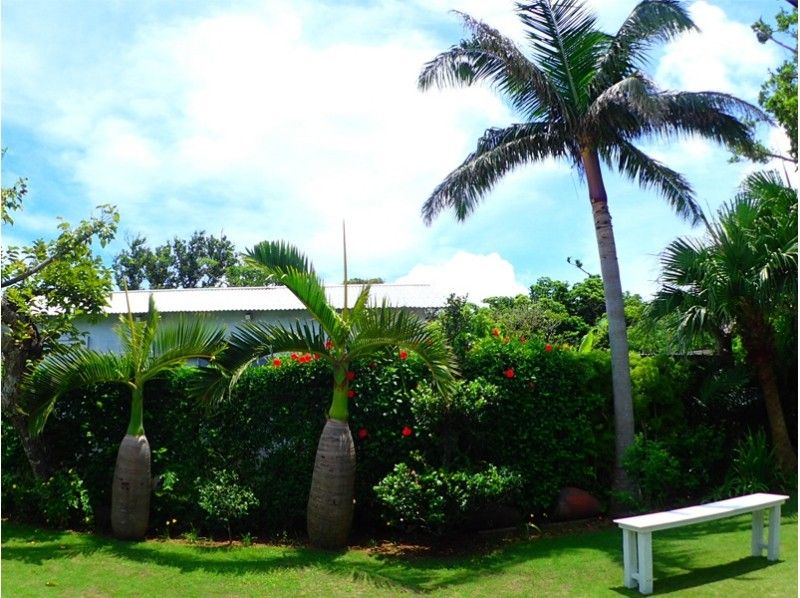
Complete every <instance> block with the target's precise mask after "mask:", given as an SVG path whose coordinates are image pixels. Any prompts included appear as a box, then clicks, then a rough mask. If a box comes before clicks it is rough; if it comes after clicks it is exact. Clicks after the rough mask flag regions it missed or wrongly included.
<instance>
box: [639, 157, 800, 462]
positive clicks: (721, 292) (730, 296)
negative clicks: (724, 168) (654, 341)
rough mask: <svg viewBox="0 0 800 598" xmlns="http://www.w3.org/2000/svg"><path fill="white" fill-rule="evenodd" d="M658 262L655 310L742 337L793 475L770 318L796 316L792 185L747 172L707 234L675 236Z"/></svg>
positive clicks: (692, 333)
mask: <svg viewBox="0 0 800 598" xmlns="http://www.w3.org/2000/svg"><path fill="white" fill-rule="evenodd" d="M661 264H662V273H661V288H660V290H659V291H658V293H657V295H656V297H655V299H654V301H653V310H654V311H655V312H656V313H661V314H667V313H677V314H679V315H680V325H679V329H678V331H679V332H680V334H681V335H682V336H683V337H685V338H688V339H692V338H695V337H697V336H698V335H701V334H702V333H703V332H704V331H706V330H707V328H708V323H709V322H712V323H714V325H715V326H720V325H724V326H725V327H726V328H728V329H730V330H731V331H732V332H733V333H735V334H738V335H739V336H740V337H741V339H742V345H743V346H744V349H745V352H746V353H747V362H748V364H749V365H750V367H751V368H752V370H753V372H754V373H755V374H756V376H757V377H758V381H759V384H760V386H761V393H762V396H763V397H764V403H765V406H766V410H767V417H768V419H769V426H770V431H771V437H772V443H773V445H774V447H775V453H776V456H777V458H778V462H779V465H780V467H781V469H782V470H783V471H784V472H785V473H787V474H790V475H791V474H792V473H794V472H795V471H796V468H797V456H796V453H795V451H794V449H793V447H792V444H791V441H790V439H789V433H788V430H787V427H786V421H785V418H784V415H783V409H782V407H781V401H780V397H779V391H778V383H777V376H776V372H775V364H776V363H778V362H779V360H778V352H777V350H776V342H775V341H776V330H775V325H774V324H775V321H776V318H777V317H782V316H784V315H786V314H788V315H789V316H790V317H793V318H795V326H792V327H791V329H792V330H793V331H796V314H797V193H796V191H795V190H794V189H792V188H791V187H787V186H786V185H784V184H783V183H782V181H781V178H780V176H779V175H778V173H776V172H761V173H755V174H753V175H750V176H749V177H748V178H747V179H746V180H745V182H744V184H743V185H742V188H741V191H740V193H739V194H738V195H737V196H736V197H735V198H734V200H733V201H731V202H730V203H728V204H726V205H724V206H723V207H722V208H721V209H720V210H719V213H718V218H717V222H716V223H713V224H710V225H709V226H708V229H707V234H706V238H705V239H702V240H697V239H687V238H681V239H677V240H675V241H673V242H672V243H671V244H670V245H669V246H668V247H667V248H666V249H665V250H664V252H663V254H662V256H661ZM796 340H797V339H796V337H795V339H794V342H795V343H796ZM792 344H794V343H792Z"/></svg>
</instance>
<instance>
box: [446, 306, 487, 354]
mask: <svg viewBox="0 0 800 598" xmlns="http://www.w3.org/2000/svg"><path fill="white" fill-rule="evenodd" d="M437 322H438V323H439V325H440V326H441V328H442V332H443V333H444V335H445V338H446V339H447V342H448V344H449V345H450V347H451V348H452V349H453V353H454V354H455V355H456V358H457V359H458V361H459V363H461V362H463V359H464V356H465V355H466V354H467V351H469V349H470V348H471V347H472V345H473V344H474V343H475V341H477V340H478V339H479V338H482V337H484V336H486V335H487V334H489V332H490V330H491V328H492V325H491V321H490V319H489V316H488V314H487V311H486V310H481V309H478V306H477V305H475V304H474V303H469V302H467V298H466V297H458V296H456V295H455V294H451V295H450V296H449V297H448V298H447V300H446V302H445V306H444V308H443V309H442V310H441V311H440V312H439V314H438V316H437Z"/></svg>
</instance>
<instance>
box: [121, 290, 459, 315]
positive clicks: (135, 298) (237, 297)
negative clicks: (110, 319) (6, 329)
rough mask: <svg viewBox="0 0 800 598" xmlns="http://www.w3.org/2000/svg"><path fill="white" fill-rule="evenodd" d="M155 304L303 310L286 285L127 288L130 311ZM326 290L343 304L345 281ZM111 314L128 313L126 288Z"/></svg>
mask: <svg viewBox="0 0 800 598" xmlns="http://www.w3.org/2000/svg"><path fill="white" fill-rule="evenodd" d="M361 288H362V285H348V291H347V293H348V301H349V303H350V305H351V306H352V304H353V302H354V301H355V299H356V297H357V296H358V293H359V292H360V291H361ZM151 294H152V295H153V298H154V299H155V302H156V308H157V309H158V311H160V312H162V313H170V312H185V313H193V312H194V313H197V312H220V311H278V310H281V311H282V310H302V309H304V308H303V305H302V304H301V303H300V302H299V301H298V300H297V299H296V298H295V296H294V295H292V293H291V292H290V291H289V289H287V288H286V287H213V288H204V289H156V290H142V291H128V299H129V300H130V304H131V312H132V313H135V314H139V313H146V312H147V304H148V298H149V297H150V295H151ZM325 294H326V295H327V297H328V301H330V302H331V303H332V304H333V306H334V307H336V308H337V309H341V308H342V307H343V306H344V285H330V286H326V287H325ZM446 297H447V295H446V294H445V293H443V292H442V291H438V290H436V289H434V288H433V287H431V286H430V285H424V284H376V285H372V290H371V292H370V302H371V303H380V302H381V301H383V300H384V299H386V300H387V301H388V302H389V304H390V305H391V306H393V307H417V308H437V307H442V306H443V305H444V304H445V298H446ZM105 312H106V313H108V314H125V313H128V307H127V302H126V299H125V292H124V291H115V292H114V293H112V294H111V297H110V299H109V306H108V307H106V308H105Z"/></svg>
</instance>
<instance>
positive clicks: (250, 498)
mask: <svg viewBox="0 0 800 598" xmlns="http://www.w3.org/2000/svg"><path fill="white" fill-rule="evenodd" d="M195 484H196V485H197V495H198V501H197V504H199V505H200V507H201V508H202V509H203V510H204V511H205V512H206V513H208V516H209V518H210V519H211V520H212V521H213V522H214V523H221V524H224V526H225V528H226V529H227V530H228V543H229V544H230V543H232V542H233V534H231V521H233V520H237V519H241V518H242V517H244V516H245V515H246V514H247V512H248V511H249V510H250V508H251V507H255V506H256V505H257V504H258V500H257V499H256V495H255V494H253V492H252V490H250V489H249V488H245V487H244V486H240V485H239V476H238V475H236V473H235V472H233V471H228V470H227V469H220V470H216V469H215V470H212V471H211V477H210V479H207V480H205V481H203V480H201V479H200V478H197V480H196V481H195Z"/></svg>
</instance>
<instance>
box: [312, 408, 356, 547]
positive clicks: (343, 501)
mask: <svg viewBox="0 0 800 598" xmlns="http://www.w3.org/2000/svg"><path fill="white" fill-rule="evenodd" d="M355 471H356V453H355V447H354V446H353V437H352V436H351V435H350V428H349V426H348V425H347V423H346V422H341V421H338V420H335V419H329V420H328V421H327V422H326V423H325V427H324V428H323V430H322V436H320V439H319V445H318V446H317V457H316V460H315V461H314V475H313V477H312V478H311V493H310V494H309V497H308V512H307V520H308V537H309V539H310V540H311V544H312V545H314V546H317V547H319V548H327V549H336V548H343V547H344V546H346V545H347V537H348V535H349V534H350V525H351V523H352V521H353V483H354V480H355Z"/></svg>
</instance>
